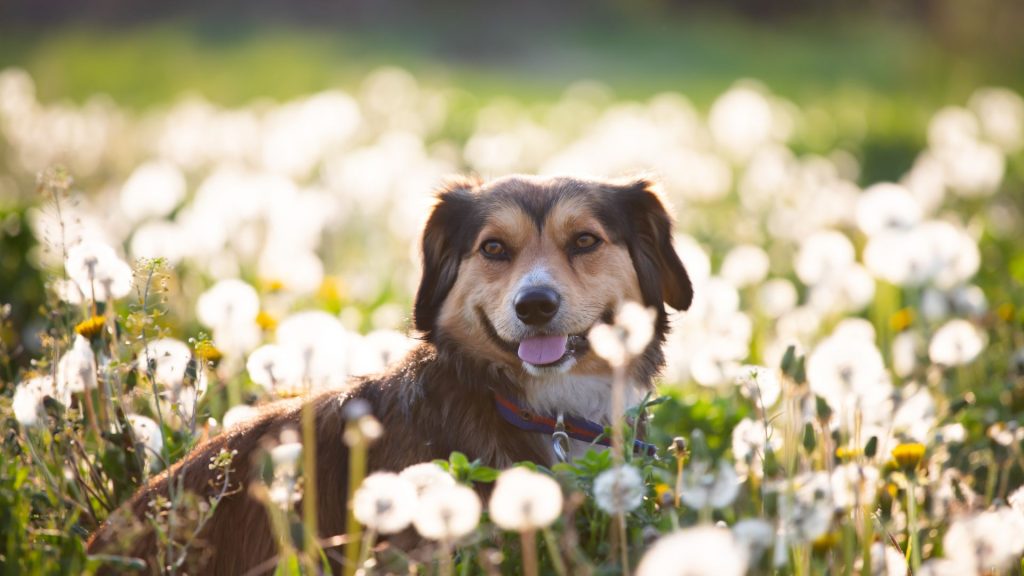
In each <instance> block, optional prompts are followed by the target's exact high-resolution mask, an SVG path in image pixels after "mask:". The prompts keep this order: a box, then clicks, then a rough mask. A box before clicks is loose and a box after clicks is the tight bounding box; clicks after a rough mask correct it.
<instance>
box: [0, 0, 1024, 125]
mask: <svg viewBox="0 0 1024 576" xmlns="http://www.w3.org/2000/svg"><path fill="white" fill-rule="evenodd" d="M161 4H163V3H161ZM1022 27H1024V3H1021V2H1016V1H1010V0H974V1H971V2H963V1H957V0H940V1H934V2H932V1H927V0H917V1H891V2H889V1H885V2H883V1H875V2H860V1H846V0H825V1H813V0H793V1H781V0H778V1H771V0H763V1H754V0H729V1H688V0H660V1H658V0H648V1H639V2H627V1H624V0H620V1H613V0H603V1H598V2H594V1H584V0H572V1H566V2H559V3H550V2H543V1H538V0H524V1H519V2H509V3H491V2H473V1H469V0H441V1H435V2H429V3H425V2H401V1H390V0H374V1H369V0H337V1H332V2H325V1H322V0H298V1H293V2H286V3H281V2H270V1H245V2H243V1H227V2H199V1H185V2H174V3H173V4H171V3H168V4H167V5H158V4H156V3H147V2H131V1H123V0H89V1H75V0H45V1H42V2H38V1H31V0H13V1H12V0H8V1H7V2H4V3H3V5H2V6H0V66H12V65H14V66H20V67H23V68H25V69H26V70H27V71H28V72H29V73H30V74H31V75H32V77H33V78H35V80H36V82H37V84H38V89H39V92H40V97H41V98H42V99H43V100H56V99H61V98H71V99H74V100H79V101H80V100H82V99H84V98H86V97H88V96H91V95H93V94H95V93H98V92H100V93H106V94H109V95H110V96H111V97H113V98H114V100H116V101H117V102H118V103H119V104H121V105H127V106H133V107H144V106H149V105H152V104H157V103H161V102H165V101H167V100H168V99H169V98H172V97H174V96H176V95H178V94H180V93H182V92H186V91H194V92H199V93H202V94H203V95H204V96H206V97H207V98H209V99H211V100H213V101H215V102H219V103H222V104H227V105H231V104H241V103H245V102H248V101H251V100H252V99H254V98H262V97H269V98H274V99H283V98H288V97H292V96H297V95H300V94H306V93H309V92H312V91H315V90H319V89H323V88H327V87H332V86H346V85H352V84H354V83H355V82H357V81H358V80H359V79H361V78H362V77H363V76H364V75H365V74H366V72H368V71H369V70H372V69H373V68H375V67H377V66H379V65H382V64H393V65H399V66H402V67H406V68H408V69H410V70H412V71H413V72H414V73H416V74H417V76H418V77H420V78H421V79H423V80H425V81H427V82H430V81H434V82H435V83H443V84H445V85H452V86H455V87H458V88H459V89H462V90H465V91H466V92H468V93H469V94H471V95H475V96H479V97H487V96H493V95H497V94H500V95H510V96H513V97H517V98H525V99H552V98H555V97H556V96H557V95H558V94H559V93H560V92H561V91H562V90H564V89H565V88H566V87H567V86H569V85H570V84H571V83H572V82H574V81H577V80H580V79H592V80H597V81H599V82H602V83H604V84H606V85H608V86H610V87H611V88H612V89H613V90H614V92H615V94H616V96H618V97H620V98H641V97H645V96H649V95H651V94H654V93H656V92H659V91H664V90H674V91H679V92H682V93H684V94H686V95H687V96H688V97H690V98H691V99H693V100H694V101H695V102H696V103H697V104H698V105H707V104H708V103H709V102H710V100H711V99H712V98H714V97H715V96H717V95H718V94H720V93H721V92H722V91H724V90H725V89H726V88H727V87H728V86H729V85H730V84H732V83H733V82H734V81H735V80H736V79H737V78H743V77H751V78H757V79H759V80H761V81H763V82H764V83H765V84H766V85H767V86H768V88H770V89H771V90H772V91H774V92H776V93H778V94H780V95H781V96H784V97H787V98H790V99H792V100H794V101H795V102H797V103H798V104H800V105H808V106H810V105H829V104H832V105H835V103H836V99H837V98H838V99H866V100H868V101H871V102H873V103H876V104H878V105H879V106H881V107H882V109H880V110H877V111H874V112H873V115H874V116H873V118H872V119H873V120H875V122H874V123H872V124H871V128H872V129H873V130H877V131H878V132H879V133H883V134H884V133H893V134H898V133H904V134H909V133H910V132H916V133H918V134H919V133H920V131H919V130H911V128H919V125H917V122H919V121H923V119H925V118H927V116H928V115H927V110H928V109H934V108H935V107H937V106H939V105H941V104H943V103H948V102H960V101H962V100H963V99H964V98H965V97H966V96H967V95H968V94H969V93H970V92H971V91H972V90H973V89H974V88H976V87H977V86H979V85H985V84H998V85H1003V86H1006V87H1009V88H1014V89H1018V90H1019V89H1020V88H1022V87H1024V58H1022V57H1021V56H1022V55H1024V36H1022V35H1021V34H1020V33H1019V31H1020V30H1021V29H1022ZM881 95H884V103H883V101H882V100H883V99H882V98H877V97H878V96H881ZM872 98H877V100H872Z"/></svg>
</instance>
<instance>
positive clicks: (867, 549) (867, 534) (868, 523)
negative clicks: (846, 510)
mask: <svg viewBox="0 0 1024 576" xmlns="http://www.w3.org/2000/svg"><path fill="white" fill-rule="evenodd" d="M861 522H863V523H864V538H863V541H862V542H861V546H862V547H863V550H862V552H861V554H862V555H861V558H862V559H863V560H862V562H861V574H863V575H864V576H870V575H871V545H872V544H873V543H874V540H875V523H874V521H873V520H872V519H871V509H870V508H869V507H868V506H864V507H863V508H862V509H861Z"/></svg>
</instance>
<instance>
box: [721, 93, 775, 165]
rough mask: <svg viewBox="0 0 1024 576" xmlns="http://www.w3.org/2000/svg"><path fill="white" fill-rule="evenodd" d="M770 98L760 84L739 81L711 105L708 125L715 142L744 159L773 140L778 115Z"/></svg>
mask: <svg viewBox="0 0 1024 576" xmlns="http://www.w3.org/2000/svg"><path fill="white" fill-rule="evenodd" d="M774 116H775V115H774V112H773V110H772V105H771V102H769V101H768V99H767V98H766V97H765V96H764V94H763V93H762V92H761V91H760V90H758V89H757V88H754V87H751V86H744V85H738V86H735V87H733V88H730V89H729V91H728V92H726V93H725V94H722V95H721V96H719V97H718V99H717V100H715V103H714V104H712V106H711V112H710V113H709V114H708V129H709V130H710V131H711V136H712V138H714V140H715V143H716V144H718V146H719V147H720V148H721V149H722V150H723V151H724V152H726V153H727V154H728V156H730V157H732V158H733V159H735V160H745V159H747V158H749V157H750V155H751V154H753V153H754V152H755V151H756V150H757V149H758V148H760V147H761V146H763V145H764V144H766V143H768V142H770V141H771V139H772V136H773V132H774V130H775V117H774Z"/></svg>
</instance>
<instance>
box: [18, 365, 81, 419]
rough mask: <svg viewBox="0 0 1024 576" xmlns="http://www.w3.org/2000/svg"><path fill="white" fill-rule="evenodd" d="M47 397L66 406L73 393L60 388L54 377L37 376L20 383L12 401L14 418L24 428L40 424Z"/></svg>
mask: <svg viewBox="0 0 1024 576" xmlns="http://www.w3.org/2000/svg"><path fill="white" fill-rule="evenodd" d="M47 396H49V397H51V398H53V399H55V400H57V401H59V402H61V403H62V404H64V405H68V404H70V403H71V391H70V390H67V389H62V388H60V387H58V386H57V385H56V384H55V383H54V381H53V377H52V376H49V375H46V376H37V377H35V378H30V379H28V380H24V381H22V382H20V383H18V385H17V387H15V389H14V397H13V398H12V399H11V408H12V409H13V411H14V418H15V419H16V420H17V421H18V423H19V424H21V425H22V426H35V425H37V424H40V423H41V422H40V420H41V419H42V417H43V400H44V399H45V398H46V397H47Z"/></svg>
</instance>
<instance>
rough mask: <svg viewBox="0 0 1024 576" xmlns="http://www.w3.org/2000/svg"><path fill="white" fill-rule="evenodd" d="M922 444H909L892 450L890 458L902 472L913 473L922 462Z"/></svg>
mask: <svg viewBox="0 0 1024 576" xmlns="http://www.w3.org/2000/svg"><path fill="white" fill-rule="evenodd" d="M924 451H925V448H924V444H918V443H916V442H911V443H907V444H900V445H899V446H897V447H895V448H893V449H892V457H893V459H895V460H896V464H898V465H899V467H900V469H902V470H903V471H904V472H913V471H914V470H917V467H918V466H920V465H921V461H922V460H924Z"/></svg>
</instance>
